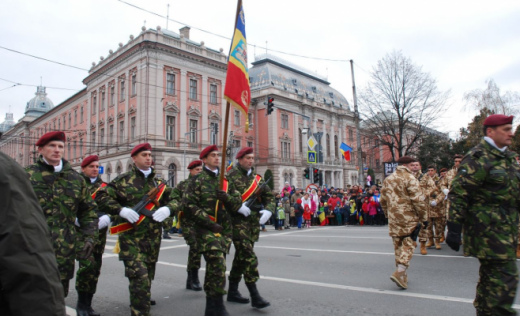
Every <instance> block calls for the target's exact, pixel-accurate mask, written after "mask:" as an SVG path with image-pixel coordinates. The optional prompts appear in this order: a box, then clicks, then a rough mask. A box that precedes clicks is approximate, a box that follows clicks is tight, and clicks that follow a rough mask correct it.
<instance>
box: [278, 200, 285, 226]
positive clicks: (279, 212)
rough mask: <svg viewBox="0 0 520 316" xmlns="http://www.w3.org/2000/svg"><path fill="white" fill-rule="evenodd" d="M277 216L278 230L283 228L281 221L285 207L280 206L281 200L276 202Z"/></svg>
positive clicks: (283, 217)
mask: <svg viewBox="0 0 520 316" xmlns="http://www.w3.org/2000/svg"><path fill="white" fill-rule="evenodd" d="M276 214H277V217H278V230H283V221H284V219H285V209H284V208H283V206H282V202H280V203H278V208H277V211H276Z"/></svg>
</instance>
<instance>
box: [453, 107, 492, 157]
mask: <svg viewBox="0 0 520 316" xmlns="http://www.w3.org/2000/svg"><path fill="white" fill-rule="evenodd" d="M491 114H494V113H493V112H492V111H490V110H488V109H487V108H484V109H481V110H480V111H479V114H478V115H476V116H475V117H474V118H473V120H471V122H469V124H468V127H467V128H464V127H463V128H461V129H460V130H459V137H458V139H457V141H456V144H455V145H454V147H455V148H457V149H458V152H457V153H459V154H464V153H466V152H467V151H468V150H470V149H471V148H473V147H475V146H477V145H478V143H480V140H481V139H482V138H483V137H484V131H483V130H482V126H483V123H484V120H485V119H486V117H488V116H489V115H491Z"/></svg>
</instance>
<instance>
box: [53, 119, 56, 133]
mask: <svg viewBox="0 0 520 316" xmlns="http://www.w3.org/2000/svg"><path fill="white" fill-rule="evenodd" d="M52 130H53V131H55V130H56V120H54V122H52Z"/></svg>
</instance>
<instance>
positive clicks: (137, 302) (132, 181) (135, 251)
mask: <svg viewBox="0 0 520 316" xmlns="http://www.w3.org/2000/svg"><path fill="white" fill-rule="evenodd" d="M163 181H164V180H162V179H161V178H159V177H158V176H157V175H156V173H155V170H154V169H152V173H151V174H150V175H149V176H148V177H146V178H145V176H144V174H143V173H142V172H141V171H140V170H139V169H138V168H137V167H136V166H135V165H134V166H133V167H132V170H130V171H128V172H126V173H123V174H121V175H120V176H118V177H117V178H115V179H114V180H113V181H112V182H110V183H109V184H108V186H106V187H104V188H102V189H100V190H99V191H98V193H97V194H96V203H97V204H98V206H99V209H100V210H101V211H103V212H106V213H107V214H110V215H119V212H120V211H121V209H122V208H123V207H128V208H133V207H134V206H135V205H136V204H137V203H139V202H140V201H141V199H142V198H143V196H145V195H146V194H147V193H148V192H149V191H150V190H151V189H152V188H154V187H156V186H157V185H159V184H160V183H161V182H163ZM170 193H171V188H166V190H165V191H164V193H163V195H162V197H161V199H160V200H159V203H160V206H168V207H169V208H170V210H173V209H175V208H176V207H177V205H176V204H177V201H174V200H172V201H170V198H169V196H170ZM156 209H157V208H155V210H156ZM173 215H174V214H173V212H172V214H171V216H173ZM125 222H126V220H125V219H124V218H121V217H119V216H118V217H117V219H116V220H115V221H114V223H113V226H117V225H118V224H122V223H125ZM161 232H162V223H159V222H156V221H154V220H153V219H152V218H150V217H145V218H144V220H143V221H142V222H141V224H139V225H138V226H137V230H135V229H131V230H129V231H126V232H124V233H121V234H119V247H120V249H121V251H120V252H119V260H120V261H123V263H124V265H125V276H126V277H127V278H128V281H129V282H130V285H129V291H130V308H131V312H132V315H134V316H148V315H150V289H151V286H152V280H153V279H154V276H155V265H156V263H157V260H158V258H159V250H160V247H161Z"/></svg>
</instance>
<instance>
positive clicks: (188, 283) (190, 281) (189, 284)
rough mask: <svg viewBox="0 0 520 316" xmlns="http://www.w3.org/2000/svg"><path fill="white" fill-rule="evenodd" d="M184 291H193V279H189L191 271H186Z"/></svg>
mask: <svg viewBox="0 0 520 316" xmlns="http://www.w3.org/2000/svg"><path fill="white" fill-rule="evenodd" d="M186 290H193V278H192V277H191V271H188V278H187V279H186Z"/></svg>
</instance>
